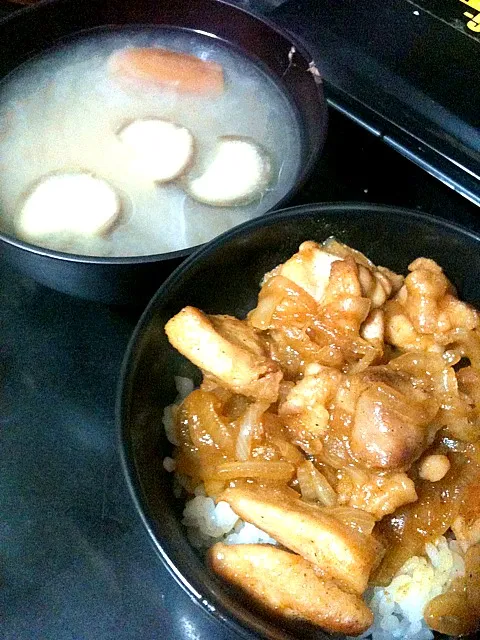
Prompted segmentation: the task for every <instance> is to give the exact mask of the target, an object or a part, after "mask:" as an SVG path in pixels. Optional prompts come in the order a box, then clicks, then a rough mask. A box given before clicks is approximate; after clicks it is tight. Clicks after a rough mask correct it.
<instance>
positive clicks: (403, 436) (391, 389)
mask: <svg viewBox="0 0 480 640" xmlns="http://www.w3.org/2000/svg"><path fill="white" fill-rule="evenodd" d="M360 378H361V379H362V381H363V382H364V383H365V385H366V389H365V390H364V391H363V392H362V393H361V394H360V396H359V398H358V401H357V403H356V407H355V415H354V420H353V429H352V433H351V436H350V446H351V452H352V454H353V456H354V458H355V459H356V460H357V462H358V463H359V464H361V465H362V466H364V467H369V468H373V469H385V470H387V469H406V468H408V467H409V466H410V464H411V463H412V462H413V461H414V460H416V459H417V458H418V457H419V456H420V454H421V453H422V452H423V450H424V449H425V448H426V446H427V445H428V444H430V440H431V435H432V434H431V433H430V431H429V429H428V425H429V424H430V422H431V421H432V420H433V418H434V417H435V414H436V412H437V410H438V408H439V404H438V401H435V400H433V398H432V397H431V396H430V395H429V394H427V393H426V392H423V391H420V390H419V389H416V388H415V385H414V383H413V382H412V381H411V380H410V378H409V377H408V376H405V375H401V374H400V373H397V372H395V371H392V370H389V369H388V368H386V367H375V368H373V367H372V368H371V369H370V370H369V371H367V372H366V373H365V374H363V375H361V376H360Z"/></svg>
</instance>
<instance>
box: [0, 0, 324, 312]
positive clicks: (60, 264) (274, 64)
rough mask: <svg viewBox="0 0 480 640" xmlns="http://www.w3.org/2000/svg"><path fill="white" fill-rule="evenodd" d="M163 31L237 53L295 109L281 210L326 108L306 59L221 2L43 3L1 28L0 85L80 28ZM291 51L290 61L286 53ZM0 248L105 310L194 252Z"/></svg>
mask: <svg viewBox="0 0 480 640" xmlns="http://www.w3.org/2000/svg"><path fill="white" fill-rule="evenodd" d="M122 25H168V26H174V27H181V28H183V29H191V30H198V31H201V32H203V33H205V34H210V35H212V36H214V37H217V38H220V39H222V40H223V41H225V42H227V43H231V44H233V45H235V46H236V47H238V48H240V49H241V50H242V51H243V52H244V53H246V54H247V55H248V56H250V57H252V58H255V59H257V60H259V61H260V62H261V63H263V64H264V65H265V67H266V69H267V70H268V71H269V72H270V74H271V75H272V77H274V78H276V79H277V80H279V81H280V82H281V84H282V86H283V88H284V90H285V92H286V93H287V95H289V96H290V98H291V99H292V100H293V102H294V103H295V105H296V107H297V109H298V112H299V115H300V120H301V126H302V129H303V142H304V144H303V158H302V163H301V170H300V172H299V176H298V180H297V182H296V184H295V186H294V187H293V188H292V190H291V191H290V192H289V193H287V194H286V195H285V196H284V197H283V198H282V199H281V200H279V201H278V202H277V204H276V207H278V206H279V205H280V204H285V203H286V202H287V201H288V200H289V199H290V198H291V197H292V196H293V194H294V193H295V192H296V191H298V189H299V188H300V187H301V185H302V184H303V183H304V181H305V180H306V178H307V177H308V175H309V174H310V172H311V170H312V168H313V166H314V164H315V162H316V160H317V158H318V156H319V154H320V151H321V149H322V147H323V143H324V139H325V135H326V127H327V106H326V102H325V100H324V97H323V90H322V85H321V84H320V83H318V82H317V80H318V79H316V78H315V77H314V75H313V74H312V73H311V72H310V71H311V70H310V69H309V63H310V62H311V60H312V58H311V56H310V55H309V54H308V53H307V52H305V51H304V50H303V48H302V46H301V45H299V44H298V43H297V42H295V41H294V39H293V38H292V37H291V36H290V35H287V34H285V33H284V32H282V31H281V30H280V29H278V28H277V27H276V26H275V25H274V24H272V23H271V22H269V21H267V20H265V19H262V18H259V17H256V16H254V15H253V14H250V13H248V12H246V11H244V10H243V9H240V8H238V7H235V6H233V5H230V4H227V3H225V2H222V1H221V0H188V2H179V1H178V0H82V2H81V3H80V5H79V3H78V1H77V0H48V1H47V2H43V3H40V4H39V5H37V6H34V7H32V8H29V9H25V10H23V11H20V12H19V13H16V14H14V15H12V16H11V17H9V18H7V19H5V20H3V21H1V22H0V40H1V42H2V57H1V59H0V79H1V78H2V77H4V76H6V75H7V74H8V73H9V72H10V71H11V70H12V69H14V68H15V67H17V66H18V65H19V64H20V63H21V62H22V61H24V60H26V59H28V58H29V57H31V56H33V55H35V54H37V53H39V52H41V51H43V50H45V49H48V48H50V47H51V46H53V45H54V44H55V43H58V42H59V41H66V40H68V38H69V37H72V36H73V35H74V34H77V33H79V32H81V31H84V30H89V29H94V28H97V27H101V26H114V27H118V26H122ZM292 47H294V48H295V53H294V54H293V57H292V56H290V58H289V53H290V52H291V51H293V49H292ZM0 250H1V252H2V254H3V255H4V256H5V258H6V259H7V260H8V261H9V262H11V263H12V264H13V265H14V266H15V267H16V268H18V269H19V270H20V271H22V272H23V273H24V274H26V275H28V276H30V277H32V278H34V279H35V280H37V281H39V282H41V283H42V284H45V285H47V286H50V287H52V288H54V289H58V290H59V291H63V292H66V293H69V294H73V295H77V296H80V297H83V298H89V299H93V300H99V301H102V302H106V303H109V304H125V303H132V302H133V303H142V302H146V301H147V300H149V298H150V297H151V296H152V295H153V293H154V292H155V290H156V289H157V288H158V286H159V285H160V283H161V282H162V281H163V280H164V279H165V277H166V276H167V275H168V274H169V273H171V271H172V270H173V269H174V268H175V267H176V266H178V265H179V264H180V262H181V261H182V260H183V259H184V258H185V257H186V256H187V255H189V254H190V253H191V252H192V251H193V248H189V249H185V250H181V251H174V252H170V253H164V254H159V255H151V256H142V257H131V258H130V257H127V258H91V257H85V256H78V255H70V254H65V253H61V252H58V251H53V250H49V249H39V248H38V247H36V246H34V245H31V244H28V243H26V242H23V241H21V240H18V239H16V238H14V237H12V236H11V235H9V234H7V233H3V234H2V233H0Z"/></svg>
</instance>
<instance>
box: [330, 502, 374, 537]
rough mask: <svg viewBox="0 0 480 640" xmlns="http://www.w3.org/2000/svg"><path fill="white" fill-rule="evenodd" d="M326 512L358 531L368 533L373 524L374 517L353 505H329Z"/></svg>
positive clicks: (371, 529)
mask: <svg viewBox="0 0 480 640" xmlns="http://www.w3.org/2000/svg"><path fill="white" fill-rule="evenodd" d="M325 511H326V512H327V513H329V514H330V515H332V516H334V517H335V518H337V520H340V522H343V523H344V524H346V525H348V526H349V527H352V529H356V530H357V531H359V532H360V533H364V534H366V535H370V534H371V533H372V531H373V527H374V526H375V518H374V517H373V516H372V514H371V513H367V512H366V511H364V510H363V509H355V508H354V507H331V508H329V509H325Z"/></svg>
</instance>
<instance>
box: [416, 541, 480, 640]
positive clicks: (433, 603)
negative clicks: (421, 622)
mask: <svg viewBox="0 0 480 640" xmlns="http://www.w3.org/2000/svg"><path fill="white" fill-rule="evenodd" d="M424 617H425V621H426V623H427V624H428V626H429V627H430V629H432V630H433V631H438V632H439V633H441V634H443V635H444V636H467V635H468V636H469V637H470V638H472V639H473V638H478V632H479V631H480V545H474V546H473V547H470V549H469V550H468V551H467V553H466V554H465V574H464V575H463V576H462V577H457V578H455V579H454V580H453V582H452V584H451V585H450V587H449V589H448V590H447V591H446V592H445V593H443V594H441V595H439V596H437V597H436V598H433V599H432V600H430V602H429V603H428V604H427V606H426V607H425V610H424ZM470 634H471V635H470Z"/></svg>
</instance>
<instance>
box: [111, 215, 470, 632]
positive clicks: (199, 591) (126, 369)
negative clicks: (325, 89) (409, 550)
mask: <svg viewBox="0 0 480 640" xmlns="http://www.w3.org/2000/svg"><path fill="white" fill-rule="evenodd" d="M342 213H343V214H347V215H348V216H349V218H350V219H351V218H353V219H357V218H358V219H361V218H365V217H368V215H369V213H375V214H384V215H385V216H388V217H391V218H396V219H397V221H399V222H400V221H401V220H404V219H410V220H411V221H417V222H419V223H421V224H422V225H424V226H426V227H430V228H431V229H436V230H438V229H439V228H443V229H445V230H448V231H450V232H453V234H454V235H456V236H460V237H462V238H465V239H469V240H470V241H473V242H474V243H477V244H478V245H479V247H480V233H476V232H474V231H471V230H469V229H468V228H466V227H463V226H462V225H459V224H456V223H454V222H450V221H448V220H445V219H443V218H440V217H438V216H433V215H429V214H426V213H423V212H419V211H414V210H411V209H407V208H403V207H395V206H392V205H378V204H371V203H365V202H336V203H313V204H308V205H299V206H296V207H289V208H286V209H282V210H278V211H275V212H272V213H269V214H267V215H263V216H260V217H259V218H255V219H253V220H249V221H247V222H245V223H243V224H241V225H238V226H237V227H234V228H233V229H231V230H229V231H226V232H225V233H223V234H221V235H220V236H218V237H216V238H214V239H213V240H211V241H210V242H208V243H206V244H205V245H202V246H200V248H198V249H197V250H196V251H194V253H192V254H191V255H190V256H189V257H188V258H187V259H186V260H185V261H184V262H183V263H182V264H180V265H179V266H178V267H177V268H176V269H175V270H174V271H173V272H172V273H171V275H170V276H169V277H168V278H167V279H166V280H165V281H164V282H163V284H162V285H161V286H160V287H159V289H158V290H157V292H156V293H155V294H154V295H153V297H152V299H151V300H150V302H149V303H148V305H147V307H146V308H145V310H144V312H143V313H142V315H141V317H140V319H139V320H138V322H137V325H136V327H135V329H134V331H133V333H132V335H131V338H130V340H129V343H128V346H127V349H126V352H125V355H124V358H123V361H122V366H121V370H120V376H119V382H118V386H117V395H116V405H115V416H116V428H117V446H118V449H119V454H120V460H121V466H122V470H123V475H124V478H125V481H126V483H127V486H128V490H129V493H130V496H131V498H132V500H133V503H134V506H135V509H136V511H137V513H138V515H139V516H140V519H141V521H142V522H143V525H144V526H145V528H146V530H147V532H148V534H149V538H150V542H151V543H152V545H153V547H154V549H155V551H156V552H157V555H158V556H159V557H160V559H161V560H162V562H163V564H164V566H165V567H166V569H167V570H168V572H169V573H170V575H171V576H172V577H173V578H174V579H175V581H176V582H177V584H178V585H179V586H180V587H181V588H182V589H183V591H184V592H185V593H186V595H188V597H189V598H190V600H192V601H193V602H194V603H195V604H197V605H198V606H199V607H201V609H202V610H203V611H206V612H207V613H208V614H210V615H211V616H212V617H213V618H214V619H215V620H217V621H219V622H222V623H224V624H225V625H226V626H227V627H229V628H230V629H231V630H234V631H235V632H236V633H238V634H239V635H240V636H242V637H244V638H251V639H253V638H258V637H259V635H260V637H265V638H270V639H272V640H286V639H287V638H292V639H293V638H298V637H300V636H296V635H291V634H290V633H289V632H288V631H286V630H285V631H281V630H280V627H279V626H277V625H275V624H274V622H272V621H269V620H268V614H265V615H263V616H262V615H261V614H260V613H256V612H255V613H251V612H250V611H247V610H246V609H245V608H244V607H242V608H241V609H240V610H239V609H237V608H233V606H232V607H231V608H229V607H228V606H226V605H225V604H224V603H223V602H222V599H228V597H227V596H226V594H225V593H219V592H218V589H215V586H217V587H218V579H214V578H212V577H210V575H209V574H208V571H207V568H206V566H205V564H204V563H202V571H203V574H204V575H203V576H202V578H200V577H198V578H196V577H195V575H194V574H195V573H196V569H197V567H192V566H191V565H186V564H185V563H184V564H185V569H186V570H183V571H182V570H180V569H179V568H178V567H177V564H176V562H177V561H178V560H177V559H176V556H177V555H178V550H177V549H176V548H175V545H174V544H172V541H171V540H169V539H168V538H166V537H163V536H161V535H159V532H158V529H157V528H158V526H159V523H158V521H156V520H155V519H154V518H151V517H150V516H149V514H148V505H147V502H146V500H145V496H144V495H143V490H142V487H141V483H140V481H139V477H138V474H137V471H136V468H135V462H134V458H133V455H132V442H131V437H130V433H129V429H128V425H127V420H126V417H127V415H128V410H129V404H130V398H131V394H130V393H129V391H130V388H131V386H132V382H133V379H134V377H135V375H134V373H135V370H136V364H137V362H138V359H139V349H138V345H139V344H140V342H141V338H142V335H143V334H144V332H145V330H146V329H147V327H148V326H149V324H150V322H151V320H152V318H153V317H154V314H155V311H156V308H157V306H160V307H161V306H162V299H163V298H164V297H165V298H167V297H168V294H169V292H170V291H171V290H175V288H176V286H177V284H178V283H179V281H181V280H182V279H183V278H187V279H188V274H189V272H190V270H191V268H192V267H193V266H195V265H196V264H198V263H201V262H202V261H203V260H204V259H205V258H207V257H210V256H211V255H212V254H215V252H216V251H217V250H218V249H220V248H224V247H225V245H228V244H229V243H230V242H231V241H234V240H236V239H238V238H244V239H246V240H247V239H248V237H249V235H250V232H251V231H255V230H259V229H264V228H266V227H269V226H271V225H276V224H278V223H280V222H282V221H293V220H295V219H299V220H300V219H305V218H315V217H323V218H325V217H326V218H333V219H335V218H338V216H339V215H341V214H342ZM309 239H310V238H305V240H309ZM185 304H187V302H185ZM172 401H173V399H172ZM159 428H161V425H159ZM165 473H167V472H165ZM160 528H161V527H160ZM184 537H185V538H186V534H185V536H184ZM201 562H202V561H201V560H200V558H198V563H199V564H200V563H201ZM198 568H200V567H198ZM209 599H210V600H212V601H213V602H211V601H210V600H209ZM230 600H231V603H232V605H233V604H234V602H233V599H231V598H230ZM331 637H333V636H331V635H330V634H328V633H326V632H325V631H323V630H322V629H320V628H319V630H318V638H319V639H320V638H331ZM340 637H341V636H340Z"/></svg>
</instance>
